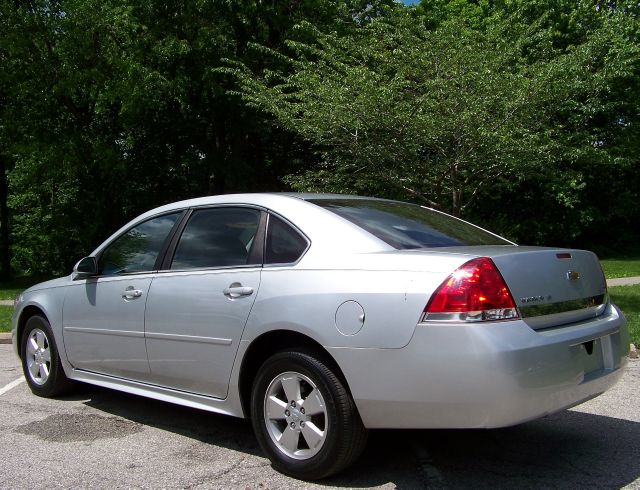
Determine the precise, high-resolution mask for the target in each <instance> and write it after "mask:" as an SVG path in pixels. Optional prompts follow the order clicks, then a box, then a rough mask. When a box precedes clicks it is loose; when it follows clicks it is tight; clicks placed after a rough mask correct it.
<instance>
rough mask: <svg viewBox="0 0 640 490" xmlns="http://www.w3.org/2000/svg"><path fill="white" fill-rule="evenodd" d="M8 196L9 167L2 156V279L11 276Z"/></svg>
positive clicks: (0, 214) (0, 171)
mask: <svg viewBox="0 0 640 490" xmlns="http://www.w3.org/2000/svg"><path fill="white" fill-rule="evenodd" d="M8 194H9V186H8V185H7V167H6V165H5V160H4V158H3V157H2V156H1V155H0V279H8V278H9V277H10V275H11V257H10V256H9V208H8V206H7V197H8Z"/></svg>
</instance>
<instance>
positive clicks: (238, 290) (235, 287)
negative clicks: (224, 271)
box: [222, 282, 253, 299]
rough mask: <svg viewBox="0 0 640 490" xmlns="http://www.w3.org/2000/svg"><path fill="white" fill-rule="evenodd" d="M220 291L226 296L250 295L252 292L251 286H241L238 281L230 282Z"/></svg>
mask: <svg viewBox="0 0 640 490" xmlns="http://www.w3.org/2000/svg"><path fill="white" fill-rule="evenodd" d="M222 293H223V294H224V295H225V296H226V297H227V298H232V299H233V298H239V297H240V296H250V295H252V294H253V288H251V287H249V286H243V285H242V284H240V283H239V282H234V283H233V284H230V285H229V287H228V288H225V289H223V290H222Z"/></svg>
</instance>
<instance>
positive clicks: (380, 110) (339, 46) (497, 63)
mask: <svg viewBox="0 0 640 490" xmlns="http://www.w3.org/2000/svg"><path fill="white" fill-rule="evenodd" d="M455 5H459V3H458V2H456V3H455ZM452 8H453V7H452ZM456 8H457V7H456ZM478 8H480V7H478ZM580 8H582V4H581V5H580ZM454 10H455V9H454ZM481 10H482V11H483V12H485V10H486V9H484V8H481ZM465 15H466V14H465ZM483 15H485V14H483ZM527 15H528V13H527V12H523V10H522V9H515V11H514V12H513V13H511V14H509V15H506V14H504V13H502V12H500V13H499V14H493V15H492V16H491V17H490V18H489V19H488V20H487V21H486V22H484V23H483V27H482V29H479V28H470V26H471V27H474V26H475V25H476V23H473V22H468V19H466V18H464V19H460V18H457V17H455V18H453V19H445V20H441V21H439V22H437V23H436V24H437V27H436V28H434V29H429V28H428V27H429V23H427V22H424V21H423V19H422V18H421V17H420V16H416V15H415V13H414V12H413V11H410V12H409V13H406V12H405V11H398V12H395V13H390V14H388V15H387V16H385V17H384V18H382V19H378V20H376V21H374V22H371V23H370V24H368V25H367V26H365V27H363V28H362V29H359V30H358V31H356V32H352V33H349V34H348V35H340V34H336V33H325V32H322V31H320V30H318V29H317V28H315V27H314V26H312V25H310V24H303V25H301V27H300V28H299V29H298V32H297V34H298V36H299V37H300V38H303V39H305V41H304V42H300V41H296V40H293V41H290V42H289V43H287V47H288V58H286V61H287V65H286V68H283V69H281V70H279V71H273V70H263V71H255V70H251V69H250V68H249V67H247V66H246V65H244V66H243V65H238V64H231V68H230V70H229V71H230V72H232V73H233V74H234V75H235V76H236V77H237V78H238V80H239V83H240V87H241V91H242V95H243V97H244V99H245V100H246V101H247V103H248V104H250V105H251V106H253V107H256V108H259V109H261V110H263V111H265V112H267V113H269V114H271V115H273V116H274V117H275V118H276V119H277V121H278V123H279V124H281V125H282V126H284V127H285V128H287V129H288V130H289V131H291V132H293V133H295V134H298V135H299V136H300V137H302V138H304V139H305V140H306V141H308V142H310V143H311V144H312V145H313V148H314V149H315V151H316V152H317V154H318V155H320V157H321V162H320V163H319V164H318V165H316V166H315V167H311V166H307V168H306V169H305V171H303V172H302V173H299V174H297V175H294V176H289V177H288V178H287V182H288V183H290V184H291V185H292V186H293V187H294V188H296V189H298V190H326V191H343V192H345V191H346V192H364V193H370V194H376V195H385V196H389V197H397V196H401V197H404V198H407V199H413V200H418V201H422V202H426V203H428V204H429V205H431V206H434V207H436V208H441V209H444V210H447V211H449V212H452V213H454V214H463V215H467V216H473V217H475V218H476V219H480V220H481V221H482V220H484V221H487V222H489V221H491V223H492V224H493V226H491V227H492V228H494V229H495V228H496V225H497V227H498V229H501V230H502V232H503V233H505V234H506V235H507V236H510V237H512V238H516V239H526V240H528V241H531V242H535V243H539V242H544V241H545V240H548V239H549V238H552V239H556V241H557V242H565V243H566V242H570V241H573V240H575V239H576V238H577V237H578V236H580V234H581V233H582V230H583V229H584V228H585V227H588V226H590V225H595V224H596V223H597V224H600V223H601V222H602V221H606V219H601V217H600V216H598V213H599V212H601V211H599V209H598V206H599V204H600V203H599V202H598V197H596V196H598V195H600V192H601V189H600V188H601V184H602V179H601V178H602V177H603V176H604V175H606V174H607V173H609V172H611V173H612V176H611V177H612V178H608V179H606V180H605V181H606V182H607V185H612V186H613V188H608V189H605V195H606V197H607V199H610V200H612V201H618V202H620V201H622V200H625V199H629V198H632V197H633V196H637V187H635V188H634V187H629V186H627V185H626V184H627V183H628V180H626V179H625V180H623V181H622V184H621V185H618V184H617V182H616V180H615V177H618V176H619V177H629V178H636V179H637V174H638V172H637V165H636V162H637V160H636V159H637V157H636V156H635V155H631V154H629V153H626V152H623V154H621V153H620V149H621V148H620V147H619V146H618V144H619V143H618V142H619V141H623V140H624V141H630V140H629V138H630V136H631V134H635V131H637V130H636V126H637V121H636V119H637V113H636V114H633V113H632V112H633V111H627V110H626V109H625V107H626V106H625V104H627V105H628V106H629V107H628V108H631V107H634V108H637V100H638V99H637V98H635V99H634V98H632V97H630V96H629V95H628V94H627V95H625V96H624V97H622V95H621V94H618V95H617V96H616V97H613V98H612V97H611V91H612V89H613V87H617V86H621V87H622V86H624V87H625V88H626V90H627V91H633V93H634V97H635V95H640V94H638V93H637V90H638V84H637V82H636V81H635V78H634V77H636V75H637V71H638V68H639V67H640V51H639V49H638V45H637V43H629V42H628V41H629V33H628V31H629V30H631V31H632V30H633V29H632V28H633V26H635V24H634V22H635V21H634V19H630V18H628V17H626V16H625V15H624V14H622V13H620V14H618V13H615V14H611V15H604V14H603V15H601V16H600V17H598V22H597V23H595V22H594V23H593V24H594V25H593V26H592V28H590V29H589V30H588V31H586V32H584V33H582V35H581V36H577V37H578V38H579V44H575V45H571V46H569V45H567V43H565V45H564V46H562V47H561V48H559V47H556V46H555V44H554V43H555V36H554V34H553V32H555V31H554V30H553V29H555V27H554V28H549V27H547V26H546V19H545V18H542V19H540V20H539V21H538V22H537V23H534V24H533V25H530V24H527V23H525V22H524V20H523V19H525V18H526V17H527ZM594 16H597V13H596V14H594ZM550 29H551V30H552V31H553V32H551V33H550V32H547V31H549V30H550ZM260 49H261V50H262V52H268V50H266V49H265V48H264V47H262V48H260ZM272 54H273V56H274V57H275V56H277V57H278V59H282V58H283V57H282V51H280V52H278V53H272ZM623 101H624V103H623ZM634 110H635V109H634ZM623 114H624V116H623ZM623 155H624V156H623ZM588 194H592V195H591V196H589V197H591V199H592V200H591V201H589V202H585V201H587V200H586V199H585V197H586V196H587V195H588ZM514 195H515V197H514ZM512 198H513V200H514V201H516V202H517V203H518V206H517V208H515V207H513V206H505V201H506V202H509V201H511V200H512ZM486 202H488V203H489V206H486V207H485V203H486ZM480 203H482V206H480ZM538 203H540V204H542V205H543V206H540V207H542V208H543V209H544V215H545V216H548V215H549V212H550V211H551V213H552V215H553V214H555V216H554V218H556V219H557V221H558V222H559V223H560V227H559V229H558V230H557V231H556V232H555V234H554V233H550V232H549V230H548V223H549V221H547V220H545V221H540V223H539V227H537V222H538V220H539V216H540V212H539V206H538V205H537V204H538ZM509 204H510V203H509ZM585 204H586V205H587V206H588V205H591V206H592V207H591V208H589V207H586V206H585ZM516 209H517V210H518V212H517V214H516V213H515V212H514V211H515V210H516ZM487 210H489V211H490V212H489V213H487ZM613 212H615V211H613ZM605 213H606V212H605ZM523 214H528V216H526V219H522V217H523ZM567 216H568V217H570V218H571V219H570V220H566V219H565V218H566V217H567ZM627 216H628V213H627ZM606 218H607V219H609V220H610V219H611V216H610V215H609V216H607V217H606ZM532 226H533V228H532ZM558 238H559V239H558Z"/></svg>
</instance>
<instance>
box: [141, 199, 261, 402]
mask: <svg viewBox="0 0 640 490" xmlns="http://www.w3.org/2000/svg"><path fill="white" fill-rule="evenodd" d="M264 221H265V218H264V213H263V212H262V211H260V210H258V209H254V208H250V207H240V206H230V207H227V206H221V207H212V208H202V209H195V210H193V212H192V214H191V215H190V216H189V218H188V220H187V221H186V224H185V225H184V231H183V232H182V234H181V236H180V238H179V240H178V241H177V244H176V245H175V247H174V248H175V253H174V255H173V257H172V258H171V260H170V263H169V261H167V263H165V265H166V270H163V271H160V272H158V274H157V275H156V277H155V279H154V280H153V283H152V285H151V289H150V291H149V298H148V299H147V311H146V318H145V337H146V344H147V353H148V356H149V365H150V368H151V379H152V382H153V383H156V384H159V385H161V386H166V387H170V388H174V389H178V390H183V391H188V392H191V393H198V394H203V395H209V396H214V397H218V398H224V397H225V396H226V394H227V389H228V385H229V377H230V375H231V369H232V366H233V361H234V358H235V355H236V352H237V350H238V343H239V341H240V338H241V337H242V331H243V329H244V326H245V323H246V321H247V318H248V316H249V313H250V311H251V308H252V306H253V303H254V301H255V298H256V295H257V292H258V287H259V286H260V272H261V267H262V254H263V239H262V236H263V232H260V230H261V229H263V228H264V224H263V222H264Z"/></svg>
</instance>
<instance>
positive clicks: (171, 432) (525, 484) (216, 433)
mask: <svg viewBox="0 0 640 490" xmlns="http://www.w3.org/2000/svg"><path fill="white" fill-rule="evenodd" d="M20 379H22V376H21V371H20V367H19V362H18V360H17V359H16V358H15V357H14V355H13V353H12V350H11V345H0V461H2V470H1V471H0V488H3V489H5V488H6V489H21V488H44V487H46V488H109V489H112V488H132V487H138V488H239V489H275V488H426V487H429V488H474V489H477V488H492V489H495V488H504V487H509V488H518V489H521V488H541V487H542V488H586V487H597V488H622V487H625V488H636V489H640V396H638V391H639V390H638V388H639V387H640V361H638V360H630V361H629V366H628V368H627V370H626V372H625V374H624V377H623V379H622V381H621V382H620V383H619V384H618V385H617V386H616V387H615V388H613V389H612V390H610V391H609V392H607V393H605V394H604V395H602V396H600V397H599V398H596V399H594V400H591V401H589V402H587V403H585V404H583V405H580V406H578V407H576V408H573V409H571V410H567V411H564V412H561V413H558V414H555V415H552V416H549V417H546V418H544V419H541V420H537V421H534V422H529V423H527V424H523V425H520V426H517V427H511V428H506V429H497V430H496V429H494V430H410V431H409V430H407V431H399V430H395V431H392V430H387V431H374V432H372V433H371V436H370V439H369V443H368V445H367V448H366V450H365V453H364V454H363V456H362V458H361V459H360V460H359V461H358V462H357V463H356V464H355V465H354V466H353V467H352V468H350V469H348V470H347V471H345V472H343V473H341V474H339V475H337V476H335V477H333V478H331V479H329V480H325V481H322V482H319V483H315V484H310V483H305V482H301V481H298V480H293V479H291V478H288V477H285V476H283V475H281V474H279V473H277V472H276V471H274V470H273V469H272V468H271V466H270V465H269V461H268V460H267V459H266V458H265V457H264V456H263V455H262V453H261V451H260V449H259V447H258V446H257V443H256V441H255V439H254V437H253V433H252V431H251V425H250V423H249V422H248V421H246V420H241V419H235V418H231V417H226V416H222V415H215V414H211V413H207V412H202V411H198V410H193V409H188V408H183V407H178V406H175V405H170V404H167V403H163V402H157V401H153V400H148V399H145V398H140V397H136V396H133V395H127V394H123V393H118V392H115V391H110V390H107V389H102V388H95V387H91V386H88V385H84V386H80V387H79V388H78V389H77V390H76V391H75V393H73V394H72V395H70V396H67V397H64V398H58V399H44V398H38V397H36V396H34V395H32V394H31V392H30V391H29V389H28V387H27V385H26V383H24V382H20V381H18V380H20ZM7 387H8V388H7Z"/></svg>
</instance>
